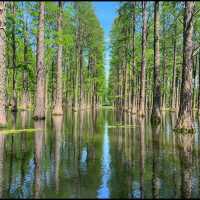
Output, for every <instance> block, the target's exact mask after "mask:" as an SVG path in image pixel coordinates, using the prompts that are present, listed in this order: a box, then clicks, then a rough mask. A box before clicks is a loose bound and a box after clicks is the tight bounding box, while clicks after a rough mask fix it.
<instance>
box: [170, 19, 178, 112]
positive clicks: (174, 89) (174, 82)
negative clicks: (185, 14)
mask: <svg viewBox="0 0 200 200" xmlns="http://www.w3.org/2000/svg"><path fill="white" fill-rule="evenodd" d="M175 23H176V22H175ZM176 26H177V25H176V24H175V27H174V41H173V43H174V55H173V80H172V81H173V82H172V105H171V107H172V109H174V110H175V108H176V38H175V37H176Z"/></svg>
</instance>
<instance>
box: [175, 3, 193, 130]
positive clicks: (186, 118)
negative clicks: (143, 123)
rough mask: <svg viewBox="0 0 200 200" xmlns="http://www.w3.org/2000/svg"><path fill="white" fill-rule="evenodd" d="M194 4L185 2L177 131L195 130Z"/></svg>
mask: <svg viewBox="0 0 200 200" xmlns="http://www.w3.org/2000/svg"><path fill="white" fill-rule="evenodd" d="M194 4H195V3H194V2H193V1H186V2H185V12H184V32H183V65H182V83H181V94H180V108H179V114H178V120H177V124H176V129H177V130H178V129H182V130H185V131H187V132H190V131H193V130H194V124H193V117H192V51H193V42H192V35H193V23H192V21H193V12H194Z"/></svg>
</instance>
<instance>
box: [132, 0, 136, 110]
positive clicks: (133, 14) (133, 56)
mask: <svg viewBox="0 0 200 200" xmlns="http://www.w3.org/2000/svg"><path fill="white" fill-rule="evenodd" d="M135 3H136V2H134V1H133V2H132V9H133V10H132V16H131V20H132V29H131V30H132V32H131V34H132V59H131V67H132V81H131V83H132V84H131V103H132V108H131V110H132V112H133V113H135V111H136V110H135V105H134V95H135V91H134V89H135V87H134V79H135Z"/></svg>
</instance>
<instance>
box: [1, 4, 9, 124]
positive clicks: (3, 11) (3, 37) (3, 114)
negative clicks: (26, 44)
mask: <svg viewBox="0 0 200 200" xmlns="http://www.w3.org/2000/svg"><path fill="white" fill-rule="evenodd" d="M5 4H6V3H5V2H4V1H0V126H5V125H6V124H7V119H6V60H5V58H6V55H5V51H6V34H5V15H6V9H5Z"/></svg>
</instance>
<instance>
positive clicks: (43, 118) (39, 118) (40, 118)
mask: <svg viewBox="0 0 200 200" xmlns="http://www.w3.org/2000/svg"><path fill="white" fill-rule="evenodd" d="M33 119H34V120H36V121H38V120H45V116H43V117H39V116H34V117H33Z"/></svg>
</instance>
